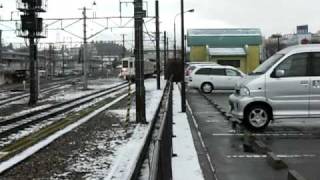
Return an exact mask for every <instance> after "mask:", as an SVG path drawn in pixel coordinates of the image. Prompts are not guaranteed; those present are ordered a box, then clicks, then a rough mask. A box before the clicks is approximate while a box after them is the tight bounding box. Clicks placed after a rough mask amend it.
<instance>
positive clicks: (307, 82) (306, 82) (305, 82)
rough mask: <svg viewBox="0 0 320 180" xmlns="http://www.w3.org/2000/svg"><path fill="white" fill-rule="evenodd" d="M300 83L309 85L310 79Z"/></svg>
mask: <svg viewBox="0 0 320 180" xmlns="http://www.w3.org/2000/svg"><path fill="white" fill-rule="evenodd" d="M300 84H301V85H309V81H301V82H300Z"/></svg>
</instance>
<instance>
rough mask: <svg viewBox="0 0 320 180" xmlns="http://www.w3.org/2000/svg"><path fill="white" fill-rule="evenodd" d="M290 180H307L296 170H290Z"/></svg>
mask: <svg viewBox="0 0 320 180" xmlns="http://www.w3.org/2000/svg"><path fill="white" fill-rule="evenodd" d="M288 180H306V178H304V177H302V176H301V175H300V174H299V173H298V172H297V171H295V170H289V172H288Z"/></svg>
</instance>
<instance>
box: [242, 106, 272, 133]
mask: <svg viewBox="0 0 320 180" xmlns="http://www.w3.org/2000/svg"><path fill="white" fill-rule="evenodd" d="M270 120H271V112H270V110H269V109H268V108H266V107H265V106H263V105H254V106H251V107H249V109H248V110H247V111H246V112H245V114H244V122H245V125H246V126H247V127H248V128H249V129H251V130H254V131H262V130H264V129H266V127H267V126H268V125H269V122H270Z"/></svg>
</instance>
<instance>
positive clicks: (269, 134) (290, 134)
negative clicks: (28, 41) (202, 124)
mask: <svg viewBox="0 0 320 180" xmlns="http://www.w3.org/2000/svg"><path fill="white" fill-rule="evenodd" d="M212 135H213V136H226V137H230V136H246V135H250V136H258V137H268V136H270V137H286V136H311V135H312V134H306V133H252V134H245V133H213V134H212Z"/></svg>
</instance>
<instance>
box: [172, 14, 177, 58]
mask: <svg viewBox="0 0 320 180" xmlns="http://www.w3.org/2000/svg"><path fill="white" fill-rule="evenodd" d="M173 53H174V60H175V62H177V38H176V17H175V18H174V24H173Z"/></svg>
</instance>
